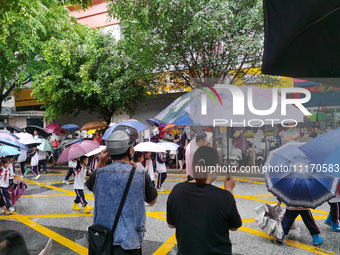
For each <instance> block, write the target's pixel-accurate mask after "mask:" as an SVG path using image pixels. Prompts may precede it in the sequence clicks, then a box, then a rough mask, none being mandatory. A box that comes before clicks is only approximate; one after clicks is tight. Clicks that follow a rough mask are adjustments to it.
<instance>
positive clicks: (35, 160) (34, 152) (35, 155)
mask: <svg viewBox="0 0 340 255" xmlns="http://www.w3.org/2000/svg"><path fill="white" fill-rule="evenodd" d="M29 155H30V157H31V167H32V173H33V175H34V177H33V178H32V180H34V181H36V180H38V179H39V178H40V176H41V175H40V174H39V173H38V163H39V152H38V150H37V147H32V151H31V152H30V154H29Z"/></svg>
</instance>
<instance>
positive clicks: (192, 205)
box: [167, 146, 242, 255]
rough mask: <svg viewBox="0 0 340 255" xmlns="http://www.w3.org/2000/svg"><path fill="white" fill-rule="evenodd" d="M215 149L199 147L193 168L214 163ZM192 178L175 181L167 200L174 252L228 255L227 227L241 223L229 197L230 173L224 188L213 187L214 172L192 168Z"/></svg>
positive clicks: (232, 199) (231, 180)
mask: <svg viewBox="0 0 340 255" xmlns="http://www.w3.org/2000/svg"><path fill="white" fill-rule="evenodd" d="M217 163H218V155H217V151H216V150H214V149H212V148H209V147H206V146H203V147H201V148H199V149H198V150H197V151H196V153H195V155H194V159H193V166H194V167H201V170H202V169H203V168H204V167H207V166H216V164H217ZM196 170H197V169H195V170H194V171H193V173H194V178H195V179H194V180H192V181H190V182H183V183H179V184H177V185H176V186H175V187H174V188H173V189H172V191H171V193H170V195H169V197H168V201H167V222H168V225H169V227H170V228H176V238H177V243H178V254H183V255H184V254H209V255H213V254H231V242H230V239H229V230H232V231H236V230H237V229H238V228H239V227H241V226H242V221H241V217H240V215H239V213H238V211H237V207H236V202H235V199H234V196H233V189H234V187H235V182H234V180H233V179H232V178H231V176H227V177H226V179H225V181H224V189H220V188H218V187H216V186H213V185H212V184H211V183H212V182H213V181H214V180H215V179H216V172H209V173H203V172H199V171H196Z"/></svg>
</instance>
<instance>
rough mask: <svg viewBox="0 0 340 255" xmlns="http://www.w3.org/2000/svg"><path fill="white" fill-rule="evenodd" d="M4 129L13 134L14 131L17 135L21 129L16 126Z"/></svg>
mask: <svg viewBox="0 0 340 255" xmlns="http://www.w3.org/2000/svg"><path fill="white" fill-rule="evenodd" d="M6 129H7V130H9V131H11V132H12V133H13V132H14V131H16V132H18V133H20V132H22V129H21V128H19V127H17V126H10V127H6Z"/></svg>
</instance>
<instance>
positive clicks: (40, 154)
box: [38, 151, 47, 160]
mask: <svg viewBox="0 0 340 255" xmlns="http://www.w3.org/2000/svg"><path fill="white" fill-rule="evenodd" d="M38 154H39V160H45V159H46V156H47V152H46V151H39V152H38Z"/></svg>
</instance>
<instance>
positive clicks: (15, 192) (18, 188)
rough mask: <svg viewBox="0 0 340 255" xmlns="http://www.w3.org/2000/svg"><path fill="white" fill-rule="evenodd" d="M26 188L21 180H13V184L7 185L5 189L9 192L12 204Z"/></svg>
mask: <svg viewBox="0 0 340 255" xmlns="http://www.w3.org/2000/svg"><path fill="white" fill-rule="evenodd" d="M26 189H27V185H26V184H25V183H23V182H21V181H20V182H15V183H14V184H13V185H11V186H9V187H8V189H7V191H8V193H9V196H10V198H11V201H12V205H14V204H15V203H16V202H17V201H18V199H19V198H20V197H21V195H22V194H23V193H24V192H25V190H26Z"/></svg>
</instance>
